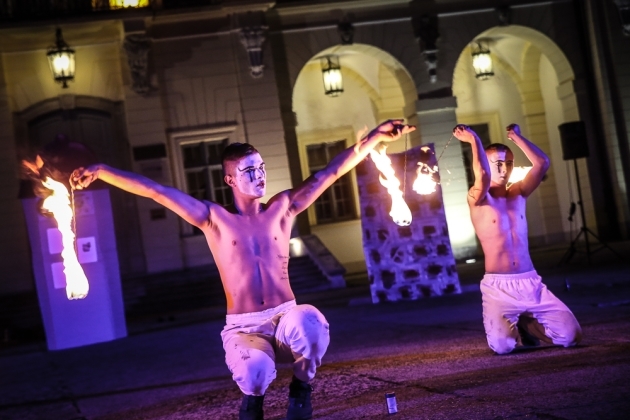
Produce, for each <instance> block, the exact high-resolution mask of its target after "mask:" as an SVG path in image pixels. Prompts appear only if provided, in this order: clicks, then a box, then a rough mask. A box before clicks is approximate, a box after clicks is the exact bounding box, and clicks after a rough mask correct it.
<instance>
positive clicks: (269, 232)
mask: <svg viewBox="0 0 630 420" xmlns="http://www.w3.org/2000/svg"><path fill="white" fill-rule="evenodd" d="M287 205H288V200H287V199H284V198H283V197H281V198H280V199H277V200H273V201H272V202H270V203H269V204H268V205H261V211H260V212H258V213H256V214H253V215H251V216H247V215H241V214H238V213H231V212H230V211H228V210H227V209H225V208H223V207H221V206H219V205H211V211H210V224H209V225H208V226H207V227H206V228H205V229H204V234H205V236H206V239H207V241H208V246H209V247H210V250H211V251H212V255H213V256H214V259H215V262H216V264H217V267H218V269H219V274H220V275H221V281H222V282H223V289H224V291H225V296H226V299H227V313H228V314H241V313H247V312H258V311H262V310H265V309H269V308H273V307H275V306H278V305H280V304H282V303H284V302H287V301H289V300H292V299H294V298H295V296H294V295H293V291H292V290H291V286H290V284H289V267H288V266H289V239H290V236H291V227H292V223H293V217H291V216H288V211H287V210H288V209H287Z"/></svg>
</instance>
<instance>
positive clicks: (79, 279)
mask: <svg viewBox="0 0 630 420" xmlns="http://www.w3.org/2000/svg"><path fill="white" fill-rule="evenodd" d="M43 184H44V186H45V187H46V188H48V189H50V190H52V194H51V195H50V196H49V197H47V198H46V199H45V200H44V203H43V206H42V207H43V208H44V209H45V210H48V211H49V212H51V213H52V214H53V216H54V217H55V220H56V221H57V228H58V229H59V232H61V238H62V243H63V251H61V257H62V258H63V267H64V268H63V273H64V274H65V275H66V294H67V295H68V299H83V298H84V297H86V296H87V294H88V290H89V289H90V285H89V284H88V280H87V277H86V276H85V273H84V272H83V267H81V264H79V259H78V258H77V254H76V252H75V250H74V232H73V231H72V217H73V214H72V208H71V207H70V194H69V193H68V189H67V188H66V187H65V185H63V184H62V183H61V182H57V181H55V180H54V179H52V178H49V177H48V178H46V181H43Z"/></svg>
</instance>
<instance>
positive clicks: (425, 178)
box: [412, 162, 437, 195]
mask: <svg viewBox="0 0 630 420" xmlns="http://www.w3.org/2000/svg"><path fill="white" fill-rule="evenodd" d="M436 172H437V165H435V166H434V167H433V168H431V167H430V166H429V165H427V164H426V163H422V162H418V170H417V171H416V173H417V174H418V177H417V178H416V180H415V181H414V182H413V187H412V188H413V190H414V191H415V192H417V193H418V194H421V195H428V194H431V193H434V192H435V187H436V186H437V182H435V180H434V179H433V174H434V173H436Z"/></svg>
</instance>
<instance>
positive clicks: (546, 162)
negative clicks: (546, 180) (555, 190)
mask: <svg viewBox="0 0 630 420" xmlns="http://www.w3.org/2000/svg"><path fill="white" fill-rule="evenodd" d="M550 166H551V160H550V159H549V156H547V155H545V156H543V158H542V159H541V161H540V170H541V172H542V173H543V174H545V173H547V171H548V170H549V167H550Z"/></svg>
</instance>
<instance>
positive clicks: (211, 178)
mask: <svg viewBox="0 0 630 420" xmlns="http://www.w3.org/2000/svg"><path fill="white" fill-rule="evenodd" d="M226 145H227V140H222V141H218V142H207V141H201V142H198V143H186V144H182V145H181V148H182V159H183V162H182V163H183V166H184V177H185V181H186V192H187V193H188V194H190V195H191V196H193V197H195V198H196V199H198V200H209V201H214V202H215V203H219V204H221V205H223V206H227V205H230V204H232V201H233V198H232V190H231V189H230V187H229V186H228V185H227V184H226V183H225V182H224V181H223V169H222V168H221V153H222V151H223V149H224V148H225V146H226ZM194 232H195V234H200V233H201V231H199V230H198V229H194Z"/></svg>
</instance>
